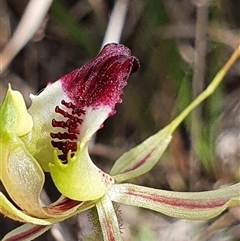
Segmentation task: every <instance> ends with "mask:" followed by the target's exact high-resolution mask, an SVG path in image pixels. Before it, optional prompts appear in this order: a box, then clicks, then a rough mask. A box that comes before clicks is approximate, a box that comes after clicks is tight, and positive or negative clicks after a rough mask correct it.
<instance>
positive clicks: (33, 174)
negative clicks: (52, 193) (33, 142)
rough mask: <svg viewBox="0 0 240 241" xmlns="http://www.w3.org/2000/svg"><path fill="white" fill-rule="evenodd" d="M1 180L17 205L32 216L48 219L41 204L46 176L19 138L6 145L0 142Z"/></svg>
mask: <svg viewBox="0 0 240 241" xmlns="http://www.w3.org/2000/svg"><path fill="white" fill-rule="evenodd" d="M0 148H1V166H0V180H1V181H2V183H3V185H4V187H5V189H6V191H7V192H8V194H9V195H10V197H11V198H12V199H13V200H14V201H15V203H16V204H17V205H18V206H19V207H21V208H22V209H23V210H25V211H26V212H27V213H29V214H30V215H33V216H35V217H42V218H43V217H46V214H45V213H44V212H43V210H42V207H41V205H40V203H39V196H40V192H41V190H42V187H43V183H44V179H45V178H44V174H43V172H42V169H41V168H40V166H39V164H38V163H37V162H36V160H35V159H34V158H33V157H32V156H31V155H30V154H29V153H28V152H27V151H26V149H25V147H24V145H23V143H22V142H21V140H20V139H19V138H18V137H15V138H14V137H12V140H11V142H9V143H8V145H5V144H3V143H1V142H0Z"/></svg>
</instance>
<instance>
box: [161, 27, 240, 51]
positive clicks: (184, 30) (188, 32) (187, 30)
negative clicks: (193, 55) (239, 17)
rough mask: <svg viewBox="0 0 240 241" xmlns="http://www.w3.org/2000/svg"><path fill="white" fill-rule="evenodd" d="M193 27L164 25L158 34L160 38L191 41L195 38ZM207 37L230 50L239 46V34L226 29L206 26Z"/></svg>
mask: <svg viewBox="0 0 240 241" xmlns="http://www.w3.org/2000/svg"><path fill="white" fill-rule="evenodd" d="M195 31H196V30H195V26H194V25H192V24H188V23H177V24H171V25H166V26H165V27H163V28H161V31H160V32H159V34H160V36H161V38H167V39H168V38H176V39H193V38H194V37H195ZM208 36H209V37H210V39H211V40H212V41H216V42H219V43H222V44H224V45H226V46H228V47H230V48H232V49H235V48H236V47H237V46H238V45H239V44H240V32H239V31H237V30H234V29H227V28H226V27H220V28H219V27H216V26H214V25H211V24H210V25H209V26H208Z"/></svg>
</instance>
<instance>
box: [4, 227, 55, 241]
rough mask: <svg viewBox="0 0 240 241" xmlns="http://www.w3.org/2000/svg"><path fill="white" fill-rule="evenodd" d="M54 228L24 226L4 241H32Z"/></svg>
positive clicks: (5, 237)
mask: <svg viewBox="0 0 240 241" xmlns="http://www.w3.org/2000/svg"><path fill="white" fill-rule="evenodd" d="M51 227H52V226H40V225H32V224H24V225H22V226H20V227H18V228H16V229H14V230H13V231H11V232H10V233H8V234H7V235H6V236H4V237H3V239H2V241H13V240H17V241H31V240H33V239H35V238H37V237H39V236H40V235H42V234H43V233H44V232H46V231H47V230H49V229H50V228H51Z"/></svg>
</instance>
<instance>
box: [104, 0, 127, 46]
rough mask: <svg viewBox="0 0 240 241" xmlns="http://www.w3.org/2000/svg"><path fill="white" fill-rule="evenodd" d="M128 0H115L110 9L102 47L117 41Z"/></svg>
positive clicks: (119, 36)
mask: <svg viewBox="0 0 240 241" xmlns="http://www.w3.org/2000/svg"><path fill="white" fill-rule="evenodd" d="M129 2H130V1H129V0H116V1H115V5H114V8H113V10H112V13H111V16H110V19H109V22H108V27H107V30H106V32H105V36H104V39H103V42H102V47H103V46H104V45H105V44H107V43H111V42H115V43H119V41H120V38H121V34H122V29H123V25H124V22H125V19H126V14H127V9H128V6H129Z"/></svg>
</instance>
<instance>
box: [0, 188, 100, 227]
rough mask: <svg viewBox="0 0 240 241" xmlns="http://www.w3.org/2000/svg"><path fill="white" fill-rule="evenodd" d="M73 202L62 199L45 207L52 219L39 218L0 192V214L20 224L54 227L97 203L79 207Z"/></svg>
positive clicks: (86, 203)
mask: <svg viewBox="0 0 240 241" xmlns="http://www.w3.org/2000/svg"><path fill="white" fill-rule="evenodd" d="M71 201H72V200H69V202H66V198H64V197H61V198H60V199H59V200H58V201H57V202H55V203H53V204H51V205H49V206H46V207H44V211H45V212H46V213H48V214H51V215H52V217H49V218H37V217H33V216H31V215H29V214H27V213H26V212H23V211H21V210H19V209H18V208H16V207H15V206H14V205H13V204H12V203H11V202H10V201H9V200H8V199H7V198H6V197H5V196H4V195H3V193H1V192H0V213H2V214H3V215H5V216H7V217H9V218H11V219H13V220H16V221H19V222H24V223H31V224H36V225H52V224H54V223H58V222H61V221H63V220H65V219H67V218H69V217H72V216H74V215H76V214H77V213H80V212H83V211H85V210H88V209H89V208H92V207H93V206H94V205H95V202H84V203H80V204H78V205H72V203H71Z"/></svg>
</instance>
